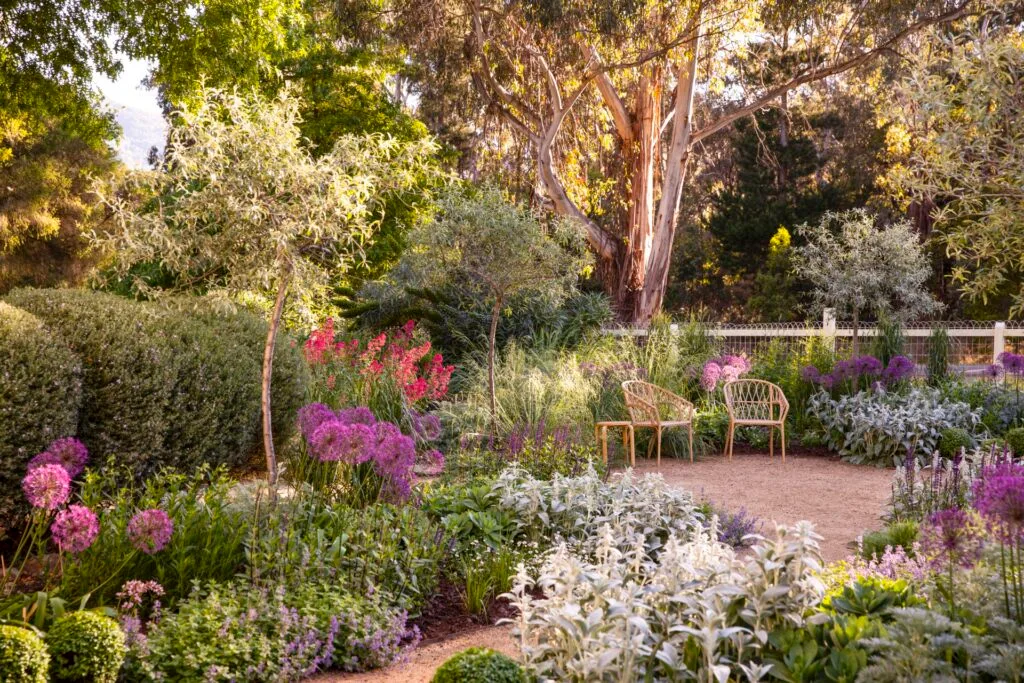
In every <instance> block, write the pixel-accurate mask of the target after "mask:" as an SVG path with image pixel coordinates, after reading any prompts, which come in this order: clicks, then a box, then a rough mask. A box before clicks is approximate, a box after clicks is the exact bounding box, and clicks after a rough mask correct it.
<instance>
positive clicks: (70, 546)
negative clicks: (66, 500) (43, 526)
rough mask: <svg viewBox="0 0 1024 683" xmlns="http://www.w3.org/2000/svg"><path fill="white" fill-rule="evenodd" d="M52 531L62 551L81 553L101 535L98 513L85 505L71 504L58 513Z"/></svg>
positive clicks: (51, 526) (51, 527)
mask: <svg viewBox="0 0 1024 683" xmlns="http://www.w3.org/2000/svg"><path fill="white" fill-rule="evenodd" d="M50 533H51V534H52V535H53V540H54V541H56V542H57V547H58V548H60V549H61V550H62V551H64V552H68V553H80V552H82V551H83V550H85V549H86V548H88V547H89V546H91V545H92V544H93V541H95V540H96V537H97V536H99V534H100V523H99V520H98V519H96V513H94V512H93V511H92V510H90V509H89V508H87V507H85V506H84V505H69V506H68V507H66V508H64V509H63V510H61V511H60V512H58V513H57V516H56V517H55V518H54V520H53V524H51V525H50Z"/></svg>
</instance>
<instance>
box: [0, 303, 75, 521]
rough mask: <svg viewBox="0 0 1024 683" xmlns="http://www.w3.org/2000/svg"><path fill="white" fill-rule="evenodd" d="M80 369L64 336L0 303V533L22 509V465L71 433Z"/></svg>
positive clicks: (23, 470)
mask: <svg viewBox="0 0 1024 683" xmlns="http://www.w3.org/2000/svg"><path fill="white" fill-rule="evenodd" d="M81 396H82V368H81V364H80V363H79V360H78V358H77V356H75V354H74V353H72V352H71V350H70V348H68V346H67V344H66V343H65V341H64V339H63V338H62V337H61V336H60V335H58V334H54V332H53V330H50V329H48V328H47V327H46V326H45V325H44V324H43V322H42V321H41V320H40V319H39V318H37V317H36V316H34V315H32V314H31V313H29V312H27V311H24V310H22V309H19V308H15V307H13V306H10V305H8V304H5V303H3V302H0V535H2V532H3V530H4V527H5V526H7V524H8V523H13V522H15V520H16V519H17V518H18V517H19V516H20V514H21V513H22V512H24V511H25V510H26V509H27V508H26V506H25V500H24V496H23V495H22V493H21V486H20V482H21V478H22V477H24V476H25V465H26V464H27V463H28V461H29V460H30V459H31V458H32V456H34V455H35V454H36V453H39V452H40V451H42V450H43V449H45V448H46V446H47V445H48V444H49V443H50V442H52V441H54V440H55V439H59V438H61V437H65V436H73V435H74V434H75V429H76V426H77V424H78V410H79V406H80V404H81Z"/></svg>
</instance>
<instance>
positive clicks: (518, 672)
mask: <svg viewBox="0 0 1024 683" xmlns="http://www.w3.org/2000/svg"><path fill="white" fill-rule="evenodd" d="M524 680H526V679H525V676H524V675H523V669H522V667H520V666H519V664H517V663H516V662H515V660H513V659H512V658H511V657H509V656H508V655H503V654H502V653H500V652H496V651H494V650H491V649H489V648H486V647H471V648H469V649H468V650H463V651H462V652H460V653H458V654H456V655H454V656H453V657H451V658H450V659H449V660H448V661H446V662H445V663H444V664H442V665H441V667H440V668H439V669H438V670H437V671H436V672H435V673H434V677H433V678H432V679H431V681H432V683H522V681H524Z"/></svg>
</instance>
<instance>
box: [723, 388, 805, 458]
mask: <svg viewBox="0 0 1024 683" xmlns="http://www.w3.org/2000/svg"><path fill="white" fill-rule="evenodd" d="M723 390H724V392H725V408H726V410H727V411H728V412H729V434H728V436H727V437H726V439H725V453H726V455H728V456H729V457H730V458H731V457H732V447H733V440H734V437H735V433H736V426H737V425H750V426H755V427H768V455H769V456H770V457H773V458H774V457H775V428H776V427H778V428H779V432H780V433H781V437H782V462H786V414H787V413H789V401H787V400H786V395H785V394H783V393H782V389H781V388H780V387H779V386H777V385H775V384H772V383H771V382H765V381H764V380H760V379H737V380H734V381H732V382H727V383H726V384H725V386H724V387H723Z"/></svg>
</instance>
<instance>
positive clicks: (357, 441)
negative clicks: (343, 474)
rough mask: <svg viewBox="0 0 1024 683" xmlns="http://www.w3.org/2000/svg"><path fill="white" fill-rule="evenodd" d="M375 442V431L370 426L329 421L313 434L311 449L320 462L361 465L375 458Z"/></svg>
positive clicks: (310, 441)
mask: <svg viewBox="0 0 1024 683" xmlns="http://www.w3.org/2000/svg"><path fill="white" fill-rule="evenodd" d="M374 440H375V434H374V429H373V427H370V426H369V425H365V424H345V423H344V422H342V421H341V420H328V421H326V422H323V423H322V424H321V425H320V426H319V427H317V429H316V431H315V432H313V437H312V438H311V439H310V440H309V447H310V451H311V453H312V454H313V456H314V457H316V459H317V460H319V461H320V462H339V461H340V462H346V463H349V464H359V463H362V462H366V461H367V460H370V459H371V458H372V457H373V451H374V447H375V444H374Z"/></svg>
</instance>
